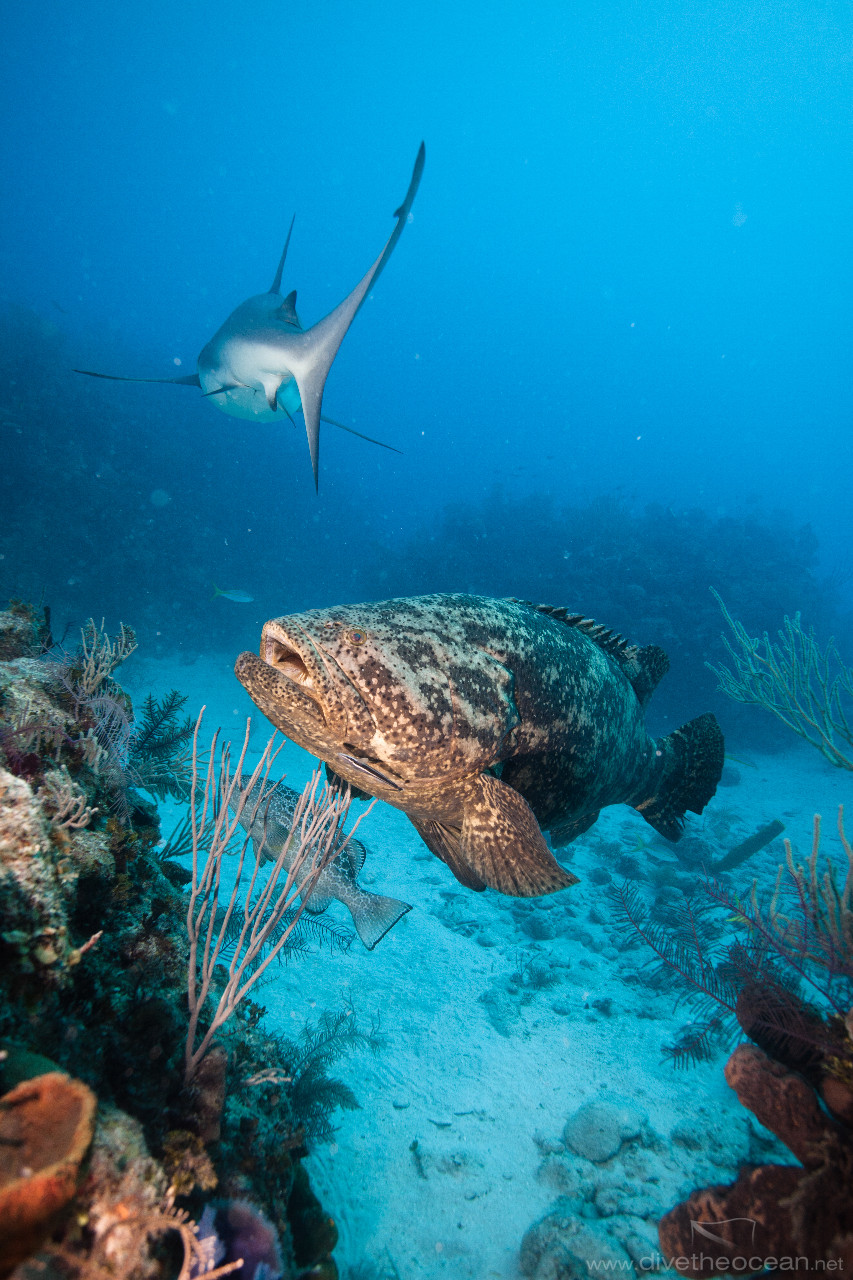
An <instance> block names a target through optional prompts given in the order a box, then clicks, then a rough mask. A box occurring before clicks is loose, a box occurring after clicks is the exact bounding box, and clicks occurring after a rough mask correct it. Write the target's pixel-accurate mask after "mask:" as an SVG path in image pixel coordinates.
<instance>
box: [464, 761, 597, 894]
mask: <svg viewBox="0 0 853 1280" xmlns="http://www.w3.org/2000/svg"><path fill="white" fill-rule="evenodd" d="M459 853H460V856H461V858H462V859H463V861H464V863H465V865H466V867H468V868H469V869H470V870H471V871H472V872H473V873H474V874H475V875H476V876H479V877H480V878H481V879H482V880H483V881H485V883H486V884H487V885H488V886H489V888H490V889H497V890H498V892H499V893H507V894H512V895H513V896H514V897H519V898H535V897H538V896H539V895H540V894H543V893H556V891H557V890H558V889H566V888H568V886H569V885H572V884H577V882H578V880H577V876H573V875H572V874H571V872H569V871H566V870H564V869H563V867H561V866H560V864H559V862H557V860H556V858H555V857H554V855H553V854H552V853H551V850H550V849H549V848H548V846H547V844H546V843H545V838H544V836H543V835H542V832H541V831H540V830H539V824H538V822H537V821H536V818H535V817H534V816H533V810H532V809H531V808H530V806H529V804H528V803H527V801H526V800H525V799H524V798H523V797H522V796H521V795H519V793H518V792H517V791H515V790H514V789H513V788H512V787H510V786H507V784H506V783H505V782H501V781H500V780H499V779H498V778H494V777H492V776H491V774H486V773H481V774H480V775H479V777H477V778H476V779H474V780H473V781H472V782H471V783H470V784H469V785H468V787H467V788H466V794H465V797H464V802H463V811H462V833H461V837H460V841H459Z"/></svg>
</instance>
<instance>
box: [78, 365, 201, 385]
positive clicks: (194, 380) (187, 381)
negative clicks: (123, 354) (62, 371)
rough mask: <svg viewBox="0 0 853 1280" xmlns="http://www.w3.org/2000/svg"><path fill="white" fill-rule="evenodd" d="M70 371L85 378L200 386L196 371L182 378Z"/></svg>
mask: <svg viewBox="0 0 853 1280" xmlns="http://www.w3.org/2000/svg"><path fill="white" fill-rule="evenodd" d="M72 373H85V375H86V377H87V378H108V379H109V381H110V382H159V383H163V384H166V383H169V384H170V385H171V386H175V387H200V386H201V383H200V381H199V377H198V374H197V373H188V374H185V376H184V377H183V378H125V377H123V376H122V375H121V374H119V373H95V371H94V369H72Z"/></svg>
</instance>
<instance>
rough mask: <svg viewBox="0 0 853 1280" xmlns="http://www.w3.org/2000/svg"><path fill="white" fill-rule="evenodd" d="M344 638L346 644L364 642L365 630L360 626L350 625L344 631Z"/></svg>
mask: <svg viewBox="0 0 853 1280" xmlns="http://www.w3.org/2000/svg"><path fill="white" fill-rule="evenodd" d="M344 640H346V642H347V644H354V645H360V644H366V642H367V632H366V631H362V629H361V627H350V628H348V629H347V630H346V631H345V632H344Z"/></svg>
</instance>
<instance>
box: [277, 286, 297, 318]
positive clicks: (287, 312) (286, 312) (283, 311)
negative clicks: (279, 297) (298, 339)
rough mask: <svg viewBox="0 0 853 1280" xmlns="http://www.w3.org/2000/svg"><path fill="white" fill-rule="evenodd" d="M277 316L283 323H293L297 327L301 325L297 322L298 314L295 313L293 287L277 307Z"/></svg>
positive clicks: (294, 291)
mask: <svg viewBox="0 0 853 1280" xmlns="http://www.w3.org/2000/svg"><path fill="white" fill-rule="evenodd" d="M278 318H279V320H283V321H284V322H285V324H295V325H296V326H297V327H298V328H301V327H302V326H301V325H300V324H299V316H298V315H297V314H296V290H295V289H292V290H291V292H290V293H289V294H288V295H287V297H286V298H285V300H284V302H283V303H282V304H281V306H280V307H279V309H278Z"/></svg>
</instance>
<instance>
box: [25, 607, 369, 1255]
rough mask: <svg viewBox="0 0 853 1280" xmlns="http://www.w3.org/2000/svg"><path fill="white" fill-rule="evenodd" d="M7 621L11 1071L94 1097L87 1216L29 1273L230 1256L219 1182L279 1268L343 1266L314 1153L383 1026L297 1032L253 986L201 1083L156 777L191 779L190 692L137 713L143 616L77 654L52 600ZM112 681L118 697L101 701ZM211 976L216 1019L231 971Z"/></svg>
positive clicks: (174, 867) (179, 906) (74, 1218)
mask: <svg viewBox="0 0 853 1280" xmlns="http://www.w3.org/2000/svg"><path fill="white" fill-rule="evenodd" d="M0 636H2V637H5V643H6V647H5V650H4V652H5V653H6V654H7V655H8V656H7V657H6V658H4V659H2V660H0V1037H2V1040H0V1044H2V1050H3V1051H2V1052H0V1085H2V1087H3V1088H4V1089H9V1088H12V1087H18V1088H20V1089H23V1090H27V1089H31V1088H32V1087H33V1086H32V1085H31V1084H29V1083H27V1082H28V1081H29V1080H30V1079H31V1078H32V1077H41V1078H42V1079H45V1078H46V1079H54V1078H58V1079H61V1080H67V1079H68V1077H67V1076H66V1075H65V1074H62V1075H60V1076H58V1077H55V1076H54V1075H49V1074H48V1075H46V1073H56V1072H62V1073H66V1072H67V1073H70V1075H71V1076H73V1077H75V1079H76V1080H78V1081H80V1082H81V1084H80V1085H79V1088H80V1089H84V1090H85V1093H86V1096H89V1097H94V1096H95V1095H96V1096H97V1104H98V1124H97V1128H96V1132H95V1138H94V1143H93V1147H92V1154H91V1158H90V1162H89V1165H88V1170H87V1172H86V1174H85V1176H84V1178H83V1181H82V1183H81V1185H80V1186H79V1188H78V1191H77V1195H76V1199H75V1201H74V1213H73V1214H70V1215H67V1216H66V1217H64V1218H62V1219H61V1220H60V1221H59V1222H58V1224H57V1225H56V1229H55V1230H54V1231H53V1232H52V1233H51V1234H50V1236H49V1238H48V1239H47V1240H46V1242H45V1243H44V1244H43V1245H42V1246H41V1250H40V1253H39V1255H38V1258H37V1259H36V1260H34V1261H32V1263H30V1262H27V1261H22V1262H21V1263H20V1267H19V1272H20V1276H19V1275H18V1272H16V1280H26V1278H28V1277H29V1275H30V1274H33V1275H35V1274H36V1270H33V1268H37V1262H38V1259H41V1261H42V1262H43V1263H44V1267H45V1268H47V1273H48V1274H56V1275H60V1274H61V1275H62V1276H63V1277H69V1278H70V1280H77V1278H78V1277H79V1280H101V1278H102V1277H103V1278H104V1280H105V1278H106V1277H107V1276H114V1275H115V1274H121V1275H122V1276H125V1277H127V1280H167V1278H168V1277H174V1276H176V1275H178V1273H179V1272H180V1275H181V1277H183V1278H184V1280H189V1276H190V1275H191V1274H195V1273H198V1274H201V1273H202V1271H203V1272H204V1274H210V1275H211V1276H214V1275H220V1274H221V1275H225V1274H228V1273H230V1272H232V1271H233V1270H234V1257H233V1255H231V1256H226V1253H227V1250H226V1252H223V1253H222V1254H221V1256H215V1253H216V1249H219V1248H220V1246H221V1244H222V1242H221V1241H220V1242H219V1243H218V1244H217V1243H216V1241H215V1240H213V1237H211V1243H210V1244H209V1245H205V1244H204V1240H203V1239H202V1237H200V1236H197V1235H196V1229H195V1221H198V1220H199V1219H200V1218H201V1216H202V1214H203V1211H204V1207H205V1204H207V1203H209V1202H210V1196H211V1195H212V1194H215V1195H216V1197H217V1200H216V1205H217V1206H218V1208H217V1213H220V1212H223V1213H224V1212H226V1210H227V1209H228V1206H230V1205H231V1204H233V1203H234V1202H238V1203H240V1204H250V1205H252V1206H254V1209H253V1212H256V1213H257V1215H258V1221H265V1222H266V1223H267V1224H268V1228H267V1229H268V1231H269V1232H270V1233H272V1235H273V1236H274V1237H275V1239H276V1241H277V1246H276V1247H277V1248H278V1250H279V1251H280V1253H279V1254H276V1255H275V1259H278V1258H279V1257H280V1265H279V1262H278V1261H276V1260H275V1259H274V1265H273V1262H270V1263H268V1264H266V1265H267V1267H268V1269H267V1272H266V1273H265V1274H267V1276H273V1275H275V1274H276V1270H278V1272H279V1273H280V1275H281V1276H282V1278H283V1280H294V1278H295V1277H296V1276H298V1275H301V1274H302V1273H303V1272H306V1271H310V1273H311V1274H312V1275H317V1276H321V1275H322V1276H326V1277H329V1278H331V1277H334V1276H335V1275H336V1270H335V1264H334V1261H333V1260H332V1258H331V1249H332V1247H333V1245H334V1236H335V1232H334V1228H333V1226H330V1225H329V1220H328V1218H327V1216H326V1215H324V1214H323V1212H322V1210H321V1209H320V1208H319V1206H317V1205H316V1204H315V1205H314V1207H313V1208H312V1207H311V1196H310V1189H308V1188H307V1177H306V1176H305V1175H304V1173H303V1172H302V1171H301V1165H300V1161H301V1158H302V1157H303V1156H304V1155H305V1154H306V1152H307V1146H306V1142H307V1141H308V1139H309V1137H310V1136H311V1135H313V1139H314V1140H318V1139H322V1137H323V1136H324V1135H325V1134H328V1132H329V1131H330V1130H329V1125H328V1119H329V1116H330V1115H331V1113H332V1111H333V1110H334V1109H335V1108H336V1107H338V1106H342V1105H343V1106H348V1105H357V1104H356V1103H355V1099H354V1098H353V1096H352V1094H351V1092H350V1091H349V1090H348V1089H347V1087H346V1086H345V1085H344V1084H343V1083H342V1082H340V1081H335V1080H332V1079H330V1078H329V1076H328V1075H327V1072H326V1067H327V1066H328V1065H329V1064H330V1063H331V1061H332V1060H333V1059H334V1057H335V1056H336V1055H337V1054H339V1053H340V1052H343V1051H345V1050H346V1049H349V1048H352V1047H356V1045H357V1043H358V1041H359V1038H361V1040H363V1041H364V1042H365V1043H371V1042H372V1040H373V1037H371V1036H366V1037H365V1036H363V1035H362V1033H361V1032H359V1031H358V1029H357V1027H356V1026H355V1020H354V1018H353V1017H352V1016H351V1011H349V1010H347V1011H345V1013H344V1014H342V1015H341V1016H340V1021H337V1020H335V1019H331V1020H330V1021H329V1022H328V1023H325V1024H322V1027H321V1030H320V1032H319V1033H318V1032H315V1031H308V1032H307V1033H306V1037H307V1038H306V1039H305V1040H304V1041H303V1042H301V1043H299V1042H294V1043H292V1044H291V1043H290V1042H287V1041H283V1040H278V1039H275V1038H273V1037H271V1036H269V1035H267V1034H266V1033H265V1032H264V1030H263V1028H262V1025H261V1023H262V1019H263V1014H264V1010H263V1008H262V1007H261V1006H260V1005H258V1004H255V1003H254V1002H253V1001H251V1000H248V999H245V1000H243V1001H242V1002H241V1003H239V1006H238V1007H236V1008H235V1010H234V1011H233V1016H232V1017H231V1019H230V1024H229V1025H227V1026H224V1027H222V1028H221V1029H220V1032H219V1034H218V1035H217V1038H216V1042H215V1043H214V1044H213V1045H212V1046H210V1051H209V1052H208V1053H207V1055H206V1057H205V1058H204V1060H203V1062H202V1064H201V1068H202V1069H200V1070H199V1071H198V1072H197V1073H196V1076H195V1077H194V1078H193V1080H192V1081H191V1082H190V1083H189V1085H188V1084H187V1082H186V1080H185V1072H184V1065H185V1064H184V1058H185V1052H186V1042H187V1031H188V1022H189V1009H188V1001H187V975H188V965H189V962H190V941H189V938H188V934H187V896H186V892H185V890H186V879H187V877H186V874H181V873H182V872H183V867H182V866H181V865H180V862H179V857H180V853H181V850H180V848H179V845H180V840H179V839H177V840H176V841H173V842H171V847H170V846H166V847H164V848H158V842H159V840H160V830H159V817H158V813H157V809H156V806H155V804H154V803H153V802H152V801H151V800H149V799H147V798H146V797H145V796H144V795H142V794H141V791H140V789H139V788H140V786H145V787H147V788H148V789H149V790H150V792H151V794H153V795H158V794H160V791H159V790H158V788H160V787H161V786H162V787H163V788H165V789H166V790H168V791H169V792H170V793H171V794H173V795H182V794H185V793H186V792H185V780H186V779H188V778H189V777H190V776H191V775H190V774H189V772H188V771H187V769H186V768H185V762H184V760H183V756H184V752H185V744H186V722H185V721H183V720H182V719H181V716H180V712H181V708H182V702H183V700H182V699H181V698H180V695H171V696H170V697H168V698H167V699H165V700H160V701H157V700H155V699H149V700H148V701H147V702H145V703H144V704H143V712H142V716H141V717H140V718H139V719H137V718H136V717H135V716H134V711H133V706H132V704H131V701H130V699H129V698H128V696H127V695H126V694H125V693H124V691H123V690H122V689H121V687H120V686H119V685H118V684H117V682H116V680H115V676H114V674H113V672H114V670H115V666H114V664H113V660H114V658H115V656H116V654H117V653H121V652H123V651H126V650H128V648H129V646H130V644H131V642H132V641H131V634H130V632H129V630H128V629H126V628H125V629H123V630H122V632H121V633H120V634H119V636H117V637H116V638H115V639H110V638H109V637H108V636H107V635H106V633H105V632H104V630H103V628H98V627H95V626H94V624H90V626H89V627H88V628H87V631H86V634H85V636H84V642H83V645H82V646H81V650H80V651H78V653H77V655H76V656H75V657H74V658H73V660H72V661H71V662H70V663H69V661H68V660H67V659H61V660H57V659H56V658H55V657H54V656H53V655H52V654H51V653H48V652H46V648H45V646H46V645H47V643H48V641H49V639H50V637H49V634H48V633H45V632H44V630H43V624H41V623H40V621H39V617H38V615H37V613H36V612H35V611H34V610H29V609H27V608H24V607H19V608H18V609H17V610H16V612H15V613H13V614H9V613H7V614H3V613H0ZM101 696H104V697H107V700H108V702H109V704H110V706H111V707H119V708H120V709H121V715H119V716H118V717H116V715H114V714H113V712H112V711H110V710H109V708H108V709H107V711H106V712H105V713H104V716H103V717H101V718H100V720H99V716H100V713H101V711H103V707H101V708H99V707H98V705H96V703H95V700H96V699H97V698H99V697H101ZM125 721H126V722H127V723H128V724H129V725H130V727H131V732H130V734H129V735H125V734H124V729H123V728H121V726H123V724H124V722H125ZM116 724H119V726H120V731H119V732H118V737H117V738H114V739H113V745H112V746H110V734H111V733H112V732H113V730H112V729H111V728H110V726H111V725H112V726H113V727H114V726H115V725H116ZM104 725H106V726H107V728H106V729H104ZM134 726H137V727H140V726H141V728H140V731H139V733H138V735H137V734H136V732H135V730H134ZM105 735H106V736H105ZM117 743H118V744H119V745H120V744H122V743H123V744H124V745H123V746H121V749H120V750H119V749H117V748H116V744H117ZM134 744H136V745H134ZM134 752H135V753H136V757H135V759H134ZM145 759H147V760H148V761H149V762H151V764H152V772H151V773H149V774H148V775H147V776H146V775H144V774H143V770H142V769H141V768H140V767H139V762H140V760H143V761H144V760H145ZM117 770H118V771H119V772H120V773H121V777H119V776H118V772H117ZM121 798H124V800H125V802H126V804H125V808H124V812H121V810H120V806H117V804H116V801H117V799H118V800H121ZM173 855H174V856H173ZM190 878H191V876H190ZM210 977H211V983H210V995H211V1002H210V1007H203V1006H202V1005H200V1004H199V1006H198V1009H197V1013H198V1031H199V1035H200V1036H201V1037H203V1036H204V1035H205V1034H206V1033H207V1030H208V1028H209V1025H210V1017H211V1008H213V1007H215V1005H216V1002H217V1000H218V999H220V997H221V995H222V993H223V990H224V989H225V983H226V981H227V971H223V970H222V969H219V970H217V971H216V972H215V973H212V974H211V975H210ZM21 1082H23V1083H21ZM89 1091H91V1093H90V1092H89ZM14 1096H15V1095H14V1094H13V1095H12V1097H13V1098H14ZM7 1101H8V1099H7ZM3 1114H6V1113H5V1112H4V1113H3ZM59 1129H61V1126H59ZM7 1154H8V1153H7ZM2 1155H3V1152H2V1150H0V1157H2ZM72 1190H73V1188H72ZM176 1200H177V1202H176ZM226 1216H227V1214H226ZM194 1220H195V1221H194ZM214 1235H215V1232H214ZM216 1239H217V1240H218V1237H216ZM37 1243H38V1242H37V1241H34V1242H32V1247H36V1244H37ZM214 1245H215V1248H214ZM205 1250H207V1252H205ZM214 1262H216V1263H217V1269H216V1270H215V1271H210V1272H209V1271H207V1270H206V1268H207V1267H208V1264H210V1265H212V1264H213V1263H214ZM193 1268H196V1272H194V1271H193ZM39 1274H44V1271H41V1272H39ZM258 1274H259V1275H260V1274H261V1269H258Z"/></svg>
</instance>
